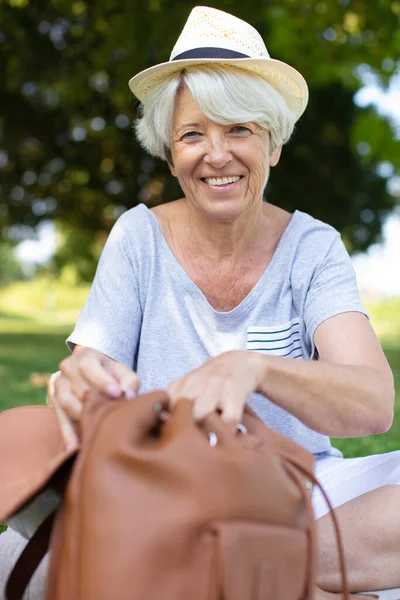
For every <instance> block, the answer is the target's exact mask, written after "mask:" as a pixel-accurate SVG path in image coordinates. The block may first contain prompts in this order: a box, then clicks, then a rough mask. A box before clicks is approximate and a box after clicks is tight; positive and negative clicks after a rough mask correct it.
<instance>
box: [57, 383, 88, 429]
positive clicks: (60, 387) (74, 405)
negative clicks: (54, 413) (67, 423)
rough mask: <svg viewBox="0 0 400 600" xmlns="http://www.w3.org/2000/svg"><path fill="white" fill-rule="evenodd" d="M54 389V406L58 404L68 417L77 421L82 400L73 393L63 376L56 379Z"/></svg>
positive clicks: (80, 413)
mask: <svg viewBox="0 0 400 600" xmlns="http://www.w3.org/2000/svg"><path fill="white" fill-rule="evenodd" d="M54 391H55V393H54V396H53V401H54V406H60V407H61V409H62V410H63V411H64V412H65V413H66V415H67V416H68V417H70V418H72V419H74V420H75V421H79V420H80V419H81V416H82V402H81V401H80V400H79V397H77V396H76V395H75V394H74V393H73V391H72V389H71V384H70V382H69V380H68V379H67V378H66V377H65V376H60V377H58V378H57V379H56V381H55V383H54Z"/></svg>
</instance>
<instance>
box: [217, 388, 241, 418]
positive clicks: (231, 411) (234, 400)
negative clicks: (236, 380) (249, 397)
mask: <svg viewBox="0 0 400 600" xmlns="http://www.w3.org/2000/svg"><path fill="white" fill-rule="evenodd" d="M245 403H246V398H243V397H242V395H241V394H238V393H236V394H234V393H232V389H230V390H229V392H228V391H227V392H225V399H224V401H223V402H222V404H221V408H222V412H221V418H222V420H223V421H225V423H229V424H230V425H234V426H235V425H237V424H238V423H240V422H241V420H242V418H243V411H244V405H245Z"/></svg>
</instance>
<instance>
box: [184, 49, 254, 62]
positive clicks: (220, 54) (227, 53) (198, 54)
mask: <svg viewBox="0 0 400 600" xmlns="http://www.w3.org/2000/svg"><path fill="white" fill-rule="evenodd" d="M188 58H189V59H190V58H194V59H196V58H250V56H248V55H247V54H242V53H241V52H235V50H227V49H226V48H193V49H192V50H186V52H182V53H181V54H178V56H175V58H173V59H172V60H173V61H174V60H186V59H188Z"/></svg>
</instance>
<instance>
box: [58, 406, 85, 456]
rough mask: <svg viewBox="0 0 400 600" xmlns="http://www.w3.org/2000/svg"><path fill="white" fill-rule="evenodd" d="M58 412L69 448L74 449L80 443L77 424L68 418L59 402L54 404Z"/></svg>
mask: <svg viewBox="0 0 400 600" xmlns="http://www.w3.org/2000/svg"><path fill="white" fill-rule="evenodd" d="M54 408H55V410H56V413H57V418H58V423H59V425H60V429H61V434H62V436H63V438H64V441H65V445H66V447H67V450H74V449H75V448H76V447H77V445H78V444H79V439H78V434H77V431H76V426H75V425H74V424H73V423H72V421H71V420H70V419H69V418H68V416H67V415H66V413H65V412H64V410H63V409H62V408H61V406H59V405H58V404H54Z"/></svg>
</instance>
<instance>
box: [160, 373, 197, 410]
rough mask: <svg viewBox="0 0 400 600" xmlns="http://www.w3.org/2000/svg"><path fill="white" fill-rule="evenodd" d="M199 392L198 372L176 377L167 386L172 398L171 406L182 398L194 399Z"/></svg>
mask: <svg viewBox="0 0 400 600" xmlns="http://www.w3.org/2000/svg"><path fill="white" fill-rule="evenodd" d="M198 393H199V383H198V381H197V377H196V374H194V373H191V374H190V375H186V376H185V377H182V379H176V380H175V381H173V382H171V383H170V384H169V385H168V387H167V394H168V396H169V400H170V406H171V407H173V406H175V404H176V403H177V402H178V400H180V399H181V398H186V399H187V400H191V401H194V400H195V399H196V397H197V395H198Z"/></svg>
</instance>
